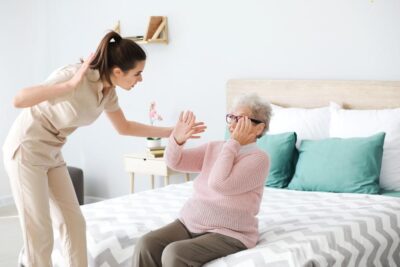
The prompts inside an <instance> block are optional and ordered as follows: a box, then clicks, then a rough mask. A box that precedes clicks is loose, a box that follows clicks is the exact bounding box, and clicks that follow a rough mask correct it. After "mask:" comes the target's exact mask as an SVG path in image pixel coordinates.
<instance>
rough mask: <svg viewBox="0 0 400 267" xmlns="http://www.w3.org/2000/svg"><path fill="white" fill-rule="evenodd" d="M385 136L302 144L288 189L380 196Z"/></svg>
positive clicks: (382, 134) (312, 141)
mask: <svg viewBox="0 0 400 267" xmlns="http://www.w3.org/2000/svg"><path fill="white" fill-rule="evenodd" d="M384 139H385V133H378V134H375V135H373V136H370V137H362V138H361V137H360V138H358V137H357V138H347V139H342V138H329V139H324V140H304V141H303V142H302V143H301V145H300V149H299V159H298V161H297V165H296V171H295V174H294V177H293V179H292V181H291V182H290V184H289V186H288V188H289V189H294V190H306V191H325V192H342V193H365V194H378V193H379V174H380V171H381V163H382V153H383V142H384Z"/></svg>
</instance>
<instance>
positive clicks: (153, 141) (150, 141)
mask: <svg viewBox="0 0 400 267" xmlns="http://www.w3.org/2000/svg"><path fill="white" fill-rule="evenodd" d="M160 146H161V138H147V147H148V148H155V147H160Z"/></svg>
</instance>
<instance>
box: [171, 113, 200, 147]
mask: <svg viewBox="0 0 400 267" xmlns="http://www.w3.org/2000/svg"><path fill="white" fill-rule="evenodd" d="M205 128H206V126H205V125H204V123H203V122H196V116H195V115H194V114H193V112H191V111H186V112H181V114H180V116H179V120H178V122H177V123H176V125H175V128H174V130H173V131H172V134H173V136H174V138H175V141H176V142H177V143H178V144H179V145H181V144H183V143H185V142H186V140H188V139H189V138H200V136H196V135H195V134H198V133H202V132H204V130H205Z"/></svg>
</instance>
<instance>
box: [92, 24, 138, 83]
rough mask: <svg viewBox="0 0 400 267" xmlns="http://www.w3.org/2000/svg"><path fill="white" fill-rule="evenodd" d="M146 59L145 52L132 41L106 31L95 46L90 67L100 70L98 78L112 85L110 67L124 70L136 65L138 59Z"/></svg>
mask: <svg viewBox="0 0 400 267" xmlns="http://www.w3.org/2000/svg"><path fill="white" fill-rule="evenodd" d="M142 60H146V53H145V52H144V51H143V49H142V48H141V47H140V46H139V45H138V44H136V43H135V42H134V41H132V40H129V39H125V38H122V37H121V35H119V34H118V33H116V32H114V31H111V32H109V33H107V34H106V35H105V36H104V37H103V39H102V40H101V42H100V44H99V46H98V47H97V50H96V53H95V55H94V59H93V61H92V63H91V64H90V68H92V69H95V70H98V71H99V72H100V79H102V80H105V81H107V82H108V83H109V84H111V85H112V82H111V79H110V74H111V71H112V68H114V67H118V68H120V69H121V70H122V71H124V72H126V71H129V70H131V69H133V68H135V67H136V63H137V62H138V61H142Z"/></svg>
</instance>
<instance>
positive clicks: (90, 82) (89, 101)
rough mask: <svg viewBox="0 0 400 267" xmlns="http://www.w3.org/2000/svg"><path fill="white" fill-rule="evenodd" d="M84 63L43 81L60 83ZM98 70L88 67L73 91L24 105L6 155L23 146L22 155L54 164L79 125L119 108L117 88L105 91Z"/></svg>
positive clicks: (39, 162) (28, 159)
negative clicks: (68, 138) (68, 137)
mask: <svg viewBox="0 0 400 267" xmlns="http://www.w3.org/2000/svg"><path fill="white" fill-rule="evenodd" d="M80 66H81V64H75V65H68V66H65V67H63V68H60V69H58V70H56V71H55V72H54V73H52V74H51V75H50V77H49V78H48V79H47V80H46V81H45V82H44V84H48V85H51V84H57V83H61V82H64V81H67V80H69V79H71V78H72V77H73V75H74V74H75V73H76V71H77V70H78V69H79V67H80ZM99 77H100V75H99V72H98V71H97V70H91V69H89V70H88V71H87V73H86V75H85V76H84V77H83V80H82V82H81V83H80V84H79V86H78V87H77V88H76V89H75V90H73V91H72V92H71V93H70V94H68V95H65V96H63V97H59V98H56V99H51V100H48V101H44V102H42V103H39V104H37V105H35V106H33V107H30V108H25V109H23V111H22V112H21V114H20V115H19V116H18V118H17V119H16V121H15V122H14V124H13V126H12V127H11V130H10V132H9V134H8V137H7V139H6V142H5V144H4V146H3V152H4V157H5V159H12V158H14V155H15V154H16V151H17V150H18V149H20V153H19V155H20V158H21V160H23V161H26V162H27V163H30V164H32V165H43V166H55V165H59V164H62V163H63V162H64V160H63V158H62V155H61V151H60V150H61V147H62V146H63V145H64V144H65V142H66V140H67V136H68V135H70V134H71V133H72V132H74V131H75V130H76V129H77V128H78V127H80V126H85V125H89V124H91V123H92V122H94V121H95V120H96V119H97V118H98V117H99V116H100V114H101V113H102V112H103V110H106V111H110V112H112V111H116V110H118V109H119V105H118V97H117V95H116V93H115V89H111V90H110V91H108V93H107V94H106V95H103V92H102V91H103V84H102V82H101V81H100V79H99Z"/></svg>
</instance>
